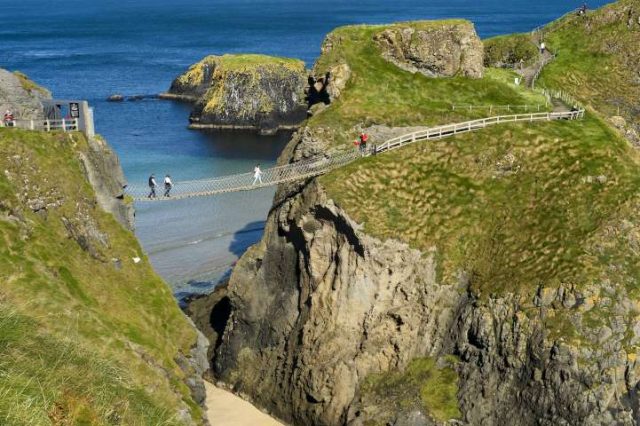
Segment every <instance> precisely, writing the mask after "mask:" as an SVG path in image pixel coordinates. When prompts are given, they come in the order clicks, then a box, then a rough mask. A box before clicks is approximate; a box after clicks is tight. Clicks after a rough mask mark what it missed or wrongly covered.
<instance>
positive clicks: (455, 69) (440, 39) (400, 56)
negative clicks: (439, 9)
mask: <svg viewBox="0 0 640 426" xmlns="http://www.w3.org/2000/svg"><path fill="white" fill-rule="evenodd" d="M374 40H375V41H376V43H377V44H378V46H379V48H380V50H381V51H382V56H383V57H384V58H385V59H387V60H388V61H390V62H392V63H394V64H395V65H397V66H398V67H400V68H402V69H404V70H407V71H410V72H414V73H415V72H419V73H422V74H424V75H426V76H428V77H453V76H456V75H462V76H465V77H470V78H482V76H483V75H484V67H483V62H484V47H483V44H482V41H481V40H480V38H479V37H478V35H477V34H476V31H475V29H474V27H473V24H471V23H470V22H467V21H454V22H448V21H446V22H430V21H425V22H414V23H406V24H397V25H394V26H392V27H389V28H387V29H385V30H384V31H382V32H380V33H378V34H376V35H375V36H374Z"/></svg>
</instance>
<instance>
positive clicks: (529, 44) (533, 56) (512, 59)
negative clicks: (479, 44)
mask: <svg viewBox="0 0 640 426" xmlns="http://www.w3.org/2000/svg"><path fill="white" fill-rule="evenodd" d="M539 57H540V52H539V50H538V47H537V46H536V45H535V43H534V42H533V40H532V39H531V36H530V35H529V34H513V35H508V36H498V37H492V38H490V39H487V40H484V63H485V65H486V66H496V65H499V64H510V65H518V64H520V61H521V60H522V61H523V63H524V65H525V66H527V65H531V64H534V63H535V62H536V61H537V60H538V58H539Z"/></svg>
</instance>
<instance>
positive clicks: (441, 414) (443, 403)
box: [362, 357, 461, 426]
mask: <svg viewBox="0 0 640 426" xmlns="http://www.w3.org/2000/svg"><path fill="white" fill-rule="evenodd" d="M442 361H443V362H442V365H438V362H437V360H436V359H434V358H418V359H414V360H413V361H411V363H409V365H408V366H407V368H406V369H405V371H403V372H390V373H386V374H374V375H371V376H369V377H367V379H366V381H365V384H364V385H363V388H362V394H363V399H364V401H366V402H368V403H370V404H371V405H373V406H374V407H375V408H376V409H377V410H380V409H381V408H382V413H379V412H378V413H376V415H375V416H374V417H375V418H376V421H375V422H372V423H373V424H388V422H390V421H392V420H393V419H392V418H385V415H384V412H388V413H394V412H396V411H397V410H398V408H401V409H403V410H406V411H410V410H415V409H417V410H427V411H428V412H429V413H431V415H432V416H433V417H434V418H435V419H436V420H438V421H440V422H445V421H447V420H450V419H458V418H460V417H461V413H460V410H459V408H458V404H457V400H456V392H457V391H458V375H457V374H456V372H455V371H454V369H453V366H454V364H455V363H456V362H457V359H456V358H455V357H446V359H443V360H442ZM372 426H373V425H372Z"/></svg>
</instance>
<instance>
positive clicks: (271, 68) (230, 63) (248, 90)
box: [164, 55, 307, 131]
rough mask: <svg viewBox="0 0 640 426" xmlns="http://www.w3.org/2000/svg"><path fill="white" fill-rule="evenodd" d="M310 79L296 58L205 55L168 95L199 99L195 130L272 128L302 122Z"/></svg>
mask: <svg viewBox="0 0 640 426" xmlns="http://www.w3.org/2000/svg"><path fill="white" fill-rule="evenodd" d="M306 82H307V71H306V69H305V66H304V63H303V62H302V61H298V60H295V59H285V58H275V57H269V56H263V55H224V56H207V57H206V58H204V59H203V60H202V61H200V62H198V63H197V64H195V65H193V66H192V67H191V68H189V70H188V71H187V72H186V73H185V74H183V75H181V76H180V77H178V78H177V79H176V80H174V82H173V83H172V84H171V88H170V90H169V93H168V94H167V95H164V97H169V98H176V99H182V100H186V101H191V102H195V106H194V109H193V111H192V113H191V117H190V121H191V124H192V127H195V128H207V127H209V128H239V129H259V130H262V131H270V130H274V129H277V128H279V127H291V126H296V125H297V124H299V123H300V122H301V121H302V120H304V118H305V117H306V110H307V105H306V103H305V94H304V90H305V87H306Z"/></svg>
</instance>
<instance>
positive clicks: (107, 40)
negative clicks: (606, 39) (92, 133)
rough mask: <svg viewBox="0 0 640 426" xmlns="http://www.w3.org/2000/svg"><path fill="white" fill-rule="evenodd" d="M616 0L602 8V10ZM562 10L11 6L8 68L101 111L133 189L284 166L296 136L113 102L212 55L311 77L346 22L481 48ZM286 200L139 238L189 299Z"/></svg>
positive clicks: (277, 1)
mask: <svg viewBox="0 0 640 426" xmlns="http://www.w3.org/2000/svg"><path fill="white" fill-rule="evenodd" d="M605 3H607V2H606V1H603V0H599V1H592V2H589V6H590V7H597V6H600V5H602V4H605ZM581 4H582V1H558V0H538V1H537V2H531V1H530V0H512V1H509V2H506V1H504V0H446V1H445V0H432V1H426V0H395V1H385V0H352V1H345V0H325V1H322V2H318V1H313V2H312V1H308V0H233V1H231V0H227V1H225V0H181V1H168V0H129V1H122V0H120V1H114V0H99V1H92V2H87V1H78V0H69V1H65V2H51V1H44V0H20V1H16V0H0V11H1V12H0V67H2V68H7V69H10V70H20V71H23V72H25V73H26V74H28V75H29V76H30V77H32V78H33V79H34V80H36V81H37V82H38V83H40V84H42V85H44V86H46V87H47V88H49V89H51V90H52V91H53V93H54V96H55V97H58V98H81V99H87V100H89V102H90V104H91V105H92V106H93V107H94V108H95V119H96V130H97V131H98V132H99V133H101V134H102V135H103V136H105V137H106V139H107V140H108V141H109V143H110V144H111V145H112V146H113V147H114V148H115V149H116V151H117V152H118V154H119V156H120V158H121V161H122V165H123V168H124V170H125V174H126V175H127V177H128V179H129V180H131V181H144V180H145V179H146V177H147V175H148V174H149V173H152V172H154V173H156V174H157V175H164V174H165V173H170V174H171V175H172V176H173V178H174V180H183V179H194V178H199V177H205V176H213V175H222V174H225V173H235V172H244V171H250V170H251V169H252V168H253V165H254V164H255V163H257V162H260V163H262V164H263V165H265V166H267V165H269V164H272V163H273V162H274V161H275V159H276V157H277V155H278V153H279V152H280V150H281V149H282V147H283V146H284V144H285V143H286V141H287V139H288V135H286V134H281V135H278V136H276V137H259V136H257V135H255V134H252V133H246V132H245V133H233V132H232V133H229V132H209V133H205V132H196V131H190V130H188V129H187V128H186V124H187V117H188V114H189V106H188V105H184V104H181V103H174V102H169V101H159V100H152V99H148V100H144V101H138V102H124V103H108V102H106V101H105V99H106V97H107V96H109V95H110V94H113V93H123V94H126V95H134V94H156V93H160V92H162V91H165V90H166V89H167V88H168V87H169V85H170V83H171V81H172V79H173V78H175V76H177V75H178V74H180V73H181V72H183V71H184V70H185V69H186V68H187V67H188V66H189V65H190V64H192V63H193V62H196V61H198V60H199V59H201V58H202V57H203V56H205V55H208V54H223V53H236V52H256V53H265V54H272V55H280V56H290V57H296V58H300V59H302V60H304V61H305V62H306V63H307V64H308V65H309V66H311V65H312V63H313V61H314V60H315V58H316V57H317V55H318V54H319V51H320V45H321V42H322V39H323V38H324V36H325V34H326V33H328V32H329V31H331V29H333V28H335V27H337V26H340V25H346V24H356V23H385V22H393V21H406V20H415V19H441V18H450V17H463V18H468V19H470V20H472V21H473V22H474V23H475V24H476V29H477V31H478V33H479V34H480V35H481V37H489V36H493V35H498V34H504V33H512V32H521V31H528V30H530V29H532V28H534V27H536V26H538V25H541V24H543V23H546V22H548V21H551V20H553V19H555V18H556V17H558V16H560V15H562V14H564V13H565V12H567V11H569V10H572V9H575V8H576V7H578V6H580V5H581ZM272 196H273V191H272V190H261V191H257V192H253V193H242V194H230V195H224V196H219V197H215V198H210V199H200V200H190V201H189V200H186V201H180V202H174V203H170V204H152V205H144V204H140V205H139V206H137V234H138V237H139V238H140V240H141V242H142V243H143V246H144V249H145V251H146V252H147V253H148V254H149V256H150V258H151V260H152V262H153V264H154V266H155V268H156V269H157V271H158V272H159V273H160V274H161V275H163V276H164V277H165V278H166V279H167V280H168V281H169V282H170V283H171V284H172V285H173V287H174V290H175V291H176V293H180V292H184V291H192V290H196V291H197V290H203V289H205V288H210V287H211V283H212V282H216V281H217V280H219V279H220V278H221V277H223V276H224V275H225V274H226V273H227V272H228V270H229V268H230V267H231V266H232V265H233V263H234V262H235V260H236V259H237V258H238V256H239V255H240V254H242V252H243V251H244V250H246V248H247V247H248V246H249V245H251V244H253V243H254V242H256V241H257V240H258V239H259V238H260V235H261V233H262V227H263V223H264V219H265V217H266V214H267V211H268V208H269V206H270V203H271V198H272Z"/></svg>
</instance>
